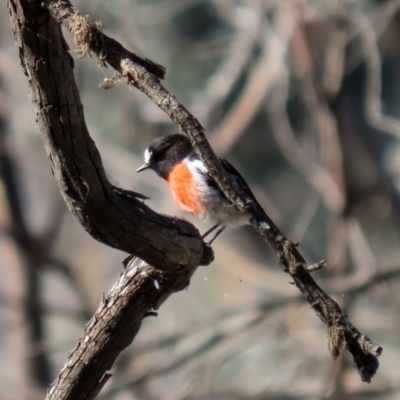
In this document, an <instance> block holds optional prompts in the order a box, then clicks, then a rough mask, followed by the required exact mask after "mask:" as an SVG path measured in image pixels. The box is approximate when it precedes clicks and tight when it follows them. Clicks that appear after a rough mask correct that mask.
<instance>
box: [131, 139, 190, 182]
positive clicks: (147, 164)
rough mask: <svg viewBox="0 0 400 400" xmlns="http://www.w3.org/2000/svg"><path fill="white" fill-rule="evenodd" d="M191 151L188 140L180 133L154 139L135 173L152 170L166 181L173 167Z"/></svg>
mask: <svg viewBox="0 0 400 400" xmlns="http://www.w3.org/2000/svg"><path fill="white" fill-rule="evenodd" d="M192 150H193V148H192V145H191V144H190V140H189V139H188V138H187V137H186V136H184V135H182V134H180V133H174V134H173V135H168V136H164V137H162V138H158V139H155V140H153V142H152V143H151V144H150V146H149V147H148V148H147V149H146V150H145V152H144V164H143V165H142V166H141V167H140V168H139V169H138V170H137V172H140V171H144V170H145V169H152V170H154V171H155V172H156V173H157V174H158V175H159V176H161V177H162V178H164V179H167V178H168V175H169V173H170V172H171V170H172V169H173V167H174V166H175V165H176V164H178V163H179V162H180V161H182V160H183V159H184V158H185V157H187V156H188V155H189V154H190V153H191V152H192Z"/></svg>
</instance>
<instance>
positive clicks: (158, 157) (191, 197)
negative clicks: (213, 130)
mask: <svg viewBox="0 0 400 400" xmlns="http://www.w3.org/2000/svg"><path fill="white" fill-rule="evenodd" d="M220 161H221V163H222V165H223V167H224V168H225V169H226V170H227V171H228V172H229V174H231V175H232V176H233V178H234V179H236V180H237V181H238V182H239V183H240V185H241V186H242V187H244V188H245V190H246V193H247V197H248V198H250V199H251V200H252V201H256V200H255V198H254V196H253V194H252V193H251V190H250V189H249V187H248V185H247V183H246V182H245V180H244V179H243V178H242V177H241V175H240V174H239V172H237V171H236V170H235V168H233V167H232V165H231V164H229V163H228V161H226V160H224V159H222V158H220ZM146 169H152V170H153V171H155V172H156V173H157V175H159V176H160V177H161V178H163V179H165V180H166V181H167V182H168V185H169V187H170V189H171V191H172V195H173V197H174V200H175V203H176V204H177V206H178V207H179V208H181V209H182V210H184V211H187V212H189V213H191V214H193V215H195V216H196V217H198V218H200V219H202V220H209V221H211V222H213V223H214V224H215V225H214V226H213V227H212V228H211V229H209V230H208V231H207V232H206V233H205V234H204V235H203V238H205V237H206V236H208V235H209V234H210V233H211V232H213V231H214V230H215V229H217V228H219V230H218V231H217V232H216V234H215V236H214V237H213V238H212V239H211V241H210V242H209V244H211V243H212V242H213V241H214V240H215V239H216V238H217V236H218V235H219V234H220V233H221V232H222V231H223V230H224V229H225V228H227V227H233V226H241V225H246V224H249V223H250V221H249V220H250V217H251V215H250V213H249V212H248V211H240V210H238V209H237V208H236V207H235V206H234V205H232V203H231V202H230V201H229V200H228V199H227V198H226V197H225V195H224V194H223V192H222V191H221V190H220V189H219V187H218V185H217V183H216V182H215V181H214V179H213V178H212V177H211V175H210V174H209V173H208V169H207V167H206V165H205V164H204V163H203V161H202V160H201V159H200V158H199V156H198V155H197V154H196V152H195V150H194V149H193V147H192V145H191V143H190V141H189V139H188V138H187V137H186V136H185V135H182V134H180V133H175V134H172V135H168V136H165V137H162V138H158V139H155V140H154V141H153V142H152V143H151V144H150V146H149V147H148V148H147V149H146V150H145V152H144V164H143V165H142V166H141V167H140V168H138V169H137V172H141V171H144V170H146Z"/></svg>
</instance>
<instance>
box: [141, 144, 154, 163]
mask: <svg viewBox="0 0 400 400" xmlns="http://www.w3.org/2000/svg"><path fill="white" fill-rule="evenodd" d="M152 153H153V152H152V151H151V150H149V149H148V148H147V149H146V150H145V151H144V156H143V158H144V162H145V164H148V163H149V162H150V158H151V155H152Z"/></svg>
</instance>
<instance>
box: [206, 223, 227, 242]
mask: <svg viewBox="0 0 400 400" xmlns="http://www.w3.org/2000/svg"><path fill="white" fill-rule="evenodd" d="M224 230H225V226H221V228H219V229H218V231H217V233H216V234H215V236H214V237H213V238H212V239H211V240H210V241H209V242H208V245H209V246H211V243H212V242H213V241H214V240H215V239H216V238H217V237H218V236H219V235H220V233H222V232H223V231H224Z"/></svg>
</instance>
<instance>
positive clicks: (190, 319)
mask: <svg viewBox="0 0 400 400" xmlns="http://www.w3.org/2000/svg"><path fill="white" fill-rule="evenodd" d="M74 5H75V6H76V7H78V8H79V9H80V10H82V11H83V12H84V13H87V14H90V15H91V17H92V18H93V19H94V20H101V21H102V23H103V26H104V27H105V31H106V33H107V34H109V35H111V36H113V37H115V38H116V39H117V40H120V41H121V42H122V43H123V44H124V45H125V46H126V47H128V48H130V49H131V50H133V51H135V52H137V53H138V54H139V55H140V56H142V57H147V58H150V59H152V60H154V61H156V62H158V63H161V64H163V65H165V66H166V67H167V78H166V80H165V85H166V86H167V87H168V88H169V89H170V90H171V92H172V93H174V94H175V95H176V96H177V97H178V98H179V99H180V100H181V101H182V102H183V103H184V104H185V105H186V106H187V108H188V109H190V111H191V112H192V113H193V114H194V115H195V116H197V117H198V118H199V119H200V121H201V123H202V124H203V125H204V126H205V128H206V131H207V136H208V138H209V139H210V142H211V144H212V145H213V147H214V149H215V150H216V152H218V153H219V154H221V155H223V156H224V157H226V158H228V159H229V160H230V161H231V162H232V163H233V164H234V165H235V166H236V167H237V169H238V170H240V171H241V172H242V173H243V175H244V176H245V178H246V179H247V180H248V182H249V184H250V186H251V188H252V189H253V191H254V193H255V194H256V196H257V197H258V198H259V200H260V203H261V204H262V205H263V206H264V207H265V209H266V211H267V212H268V213H269V214H270V216H271V217H272V219H274V221H275V222H276V223H277V224H278V225H279V226H280V227H281V228H282V230H283V232H284V233H285V234H286V235H287V236H288V237H289V238H290V239H292V240H293V241H294V242H299V243H300V248H301V251H302V252H303V253H304V254H305V255H306V257H307V260H308V261H309V262H310V264H311V263H314V262H317V261H319V260H320V259H326V260H327V262H328V267H327V268H326V269H325V270H323V271H320V272H318V273H316V274H315V276H316V279H317V280H318V281H319V282H320V284H321V286H322V287H323V288H324V289H325V290H327V291H328V293H330V294H331V295H332V296H333V297H334V298H335V299H336V300H337V301H338V302H339V303H340V304H341V306H342V307H343V308H344V309H345V310H346V313H347V314H348V315H349V317H350V318H351V320H352V321H353V323H354V324H355V325H356V326H357V328H358V329H360V330H361V331H365V332H366V333H368V335H369V336H370V337H371V338H372V339H373V340H375V341H376V342H378V343H379V344H380V345H382V346H383V348H384V351H383V355H382V356H381V358H380V362H381V366H380V369H379V371H378V374H377V375H376V377H375V378H374V379H373V381H372V383H371V384H369V385H368V384H365V383H362V382H361V381H360V379H359V376H358V374H357V372H356V371H355V369H354V368H353V365H352V360H351V359H350V358H349V357H348V354H346V355H345V356H344V357H341V358H340V359H339V360H336V361H333V360H332V359H331V357H330V356H329V354H328V350H327V341H326V332H325V328H324V327H323V325H322V324H321V323H320V321H319V320H318V319H317V317H316V316H315V314H314V312H313V311H312V310H310V308H309V306H308V305H306V303H305V302H304V301H303V299H302V297H301V296H300V295H299V293H298V291H297V289H296V288H295V287H293V286H292V285H289V279H288V276H286V275H284V274H283V273H281V272H280V270H279V268H278V265H277V261H276V260H275V258H274V257H273V255H272V254H271V252H270V250H269V249H268V248H267V247H266V245H265V243H264V242H263V241H262V240H261V239H260V238H259V237H258V236H257V234H256V233H255V232H254V231H253V230H252V229H251V228H243V229H240V230H237V231H233V232H226V233H224V234H223V235H222V236H221V237H220V238H219V239H218V240H217V242H216V243H215V246H214V250H215V255H216V261H215V262H214V263H213V264H212V265H211V266H209V267H207V268H201V269H199V270H198V271H197V272H196V274H195V276H194V278H193V279H192V282H191V285H190V287H189V288H188V290H186V291H184V292H182V293H178V294H176V295H175V296H173V297H172V298H170V299H169V300H168V302H167V303H166V304H165V305H164V306H163V307H162V308H161V310H160V313H159V316H158V318H148V319H146V320H145V321H144V323H143V328H142V330H141V332H140V333H139V335H138V337H137V339H136V340H135V342H134V344H133V345H132V346H131V347H130V348H129V349H128V350H127V351H126V352H125V353H124V354H123V355H122V357H120V359H119V360H118V361H117V363H116V366H115V369H114V371H113V375H114V378H113V379H111V380H110V381H109V383H108V384H107V386H106V387H105V389H104V393H103V394H102V395H101V396H100V398H103V399H116V400H123V399H146V400H148V399H163V400H166V399H167V400H168V399H187V400H189V399H190V400H195V399H196V400H200V399H227V400H228V399H239V398H240V399H309V398H322V397H327V398H332V399H366V398H374V399H397V398H399V396H400V390H399V383H398V382H400V370H399V368H398V365H399V361H400V346H399V345H400V324H399V322H400V315H399V311H398V310H399V309H400V307H399V305H400V304H399V303H400V295H399V293H400V291H399V289H400V287H399V281H398V278H399V276H400V264H399V261H398V258H399V255H400V246H399V241H400V195H399V189H400V153H399V152H400V142H399V139H400V72H399V71H400V2H399V1H394V0H392V1H390V0H387V1H383V0H380V1H379V0H370V1H368V0H359V1H350V0H348V1H346V0H342V1H339V0H337V1H325V0H308V1H307V0H275V1H273V0H235V1H233V0H185V1H182V0H151V1H150V0H142V1H140V0H131V1H126V0H125V1H122V0H119V1H97V2H93V1H83V0H79V1H76V2H74ZM66 36H67V39H68V40H69V42H70V47H71V52H72V53H74V52H75V45H74V44H73V43H72V42H71V38H69V37H68V34H66ZM19 64H20V61H19V59H18V54H17V51H16V47H15V45H14V42H13V38H12V34H11V29H10V26H9V22H8V15H7V12H6V8H5V5H4V4H3V5H2V12H1V13H0V118H1V120H0V122H1V123H0V173H1V179H2V180H1V182H2V185H1V186H0V188H1V190H0V266H1V268H0V399H1V400H4V399H13V400H18V399H41V398H43V396H44V393H45V387H46V385H47V384H48V383H49V381H50V380H51V379H52V378H54V376H55V375H56V374H57V372H58V370H59V369H60V368H61V366H62V365H63V363H64V361H65V359H66V355H67V352H68V350H69V349H71V348H72V347H73V345H74V344H75V342H76V340H77V339H78V337H79V335H80V333H81V332H82V330H83V326H84V324H85V322H86V321H87V320H88V318H89V316H90V315H91V313H92V312H93V311H94V310H95V309H96V307H97V305H98V304H99V302H100V301H101V298H102V293H104V292H106V291H107V290H108V289H109V288H110V286H111V285H112V283H113V282H114V281H115V280H116V278H117V277H118V274H119V272H120V270H121V268H122V264H121V260H122V259H123V258H124V254H122V253H119V252H117V251H115V250H112V249H109V248H106V247H105V246H103V245H101V244H99V243H96V242H94V240H93V239H91V238H90V237H89V235H87V234H86V233H85V232H84V231H83V230H82V228H81V227H80V226H79V224H78V223H77V221H75V220H74V218H73V217H72V216H71V215H70V214H69V213H68V211H67V210H66V208H65V206H64V204H63V203H62V200H61V198H60V195H59V193H58V190H57V188H56V186H55V183H54V181H53V179H52V176H51V172H50V168H49V163H48V162H47V159H46V155H45V151H44V149H43V146H42V143H41V138H40V133H39V131H38V128H37V126H36V124H35V116H34V110H33V106H32V104H31V103H30V100H29V97H28V90H27V85H26V78H25V77H24V76H23V74H22V70H21V68H20V67H19ZM75 65H76V67H75V71H76V79H77V81H78V83H79V86H80V89H81V96H82V101H83V104H84V108H85V115H86V120H87V124H88V126H89V130H90V132H91V135H92V137H93V139H94V140H95V141H96V144H97V146H98V148H99V150H100V152H101V155H102V158H103V161H104V164H105V167H106V170H107V171H108V173H109V176H110V179H111V180H112V181H113V183H114V184H116V185H119V186H122V187H125V188H128V189H132V190H135V191H140V192H142V193H143V194H145V195H148V196H150V197H151V200H150V201H149V205H150V206H151V207H153V208H154V209H155V210H157V211H159V212H162V213H168V214H174V215H179V216H182V217H184V218H190V217H188V216H187V215H183V214H179V211H178V210H177V208H176V207H175V206H174V204H173V202H172V198H171V196H170V194H169V193H168V190H167V187H166V184H165V182H163V181H161V180H160V179H159V178H157V177H156V176H155V174H152V173H151V172H147V173H143V174H139V175H136V174H135V172H134V171H135V169H136V168H137V167H138V166H139V165H140V163H141V153H142V151H143V149H144V147H146V145H147V144H148V143H149V142H150V141H151V140H152V139H153V138H154V137H157V136H160V135H163V134H167V133H172V132H174V131H175V130H176V129H177V128H176V126H174V125H173V124H172V123H171V122H170V121H169V120H168V119H167V118H166V116H165V115H164V114H163V113H162V112H161V111H160V110H159V109H157V107H156V106H155V105H154V104H152V103H151V102H150V101H149V100H148V99H146V98H145V97H144V96H143V95H142V94H141V93H138V92H137V91H135V90H134V89H129V88H128V87H127V86H126V85H124V84H120V85H119V86H117V87H115V88H113V89H111V90H108V91H104V90H102V89H100V88H99V84H100V83H101V81H102V80H103V79H104V78H105V77H106V76H108V77H110V76H111V75H112V74H113V71H112V70H111V69H105V68H100V67H98V66H97V65H96V60H95V59H84V60H76V61H75ZM194 223H195V224H196V225H197V226H198V227H199V229H200V230H205V229H206V228H207V226H205V225H204V226H203V225H202V224H201V223H199V222H197V221H194Z"/></svg>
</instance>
